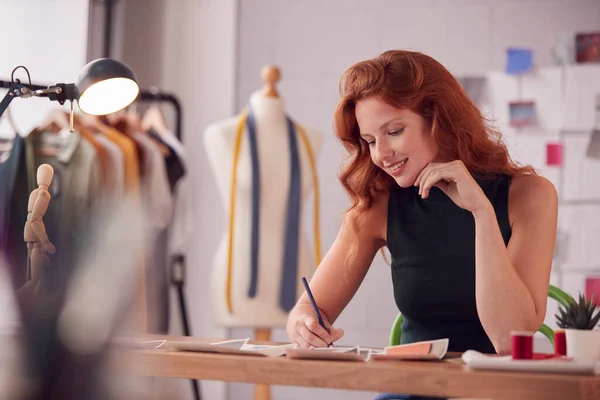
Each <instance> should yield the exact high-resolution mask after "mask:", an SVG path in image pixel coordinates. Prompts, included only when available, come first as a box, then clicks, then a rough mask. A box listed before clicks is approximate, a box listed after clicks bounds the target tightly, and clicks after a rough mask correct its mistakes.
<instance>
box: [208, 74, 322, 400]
mask: <svg viewBox="0 0 600 400" xmlns="http://www.w3.org/2000/svg"><path fill="white" fill-rule="evenodd" d="M262 77H263V79H264V80H265V82H266V85H265V87H264V88H263V90H262V91H259V92H255V93H253V94H252V95H251V97H250V102H249V108H250V109H251V111H252V114H253V117H254V121H255V122H254V126H255V132H256V154H257V159H258V161H259V163H260V168H259V169H258V171H259V181H260V202H259V213H258V215H259V217H258V220H259V224H258V232H259V235H258V238H259V245H258V262H257V265H258V270H257V272H255V274H254V276H255V277H256V280H255V285H254V291H253V290H252V289H250V288H251V287H252V286H253V285H252V282H251V280H252V268H251V264H252V263H251V238H252V227H253V225H252V204H253V195H252V193H253V177H252V173H253V167H252V161H251V146H250V140H249V133H248V132H249V130H248V125H240V121H243V116H236V117H234V118H231V119H228V120H225V121H221V122H218V123H215V124H212V125H210V126H209V127H208V128H207V129H206V131H205V134H204V145H205V147H206V151H207V155H208V158H209V162H210V165H211V169H212V171H213V174H214V176H215V179H216V181H217V185H218V188H219V192H220V195H221V198H222V200H223V204H224V205H225V210H226V215H227V218H226V221H227V225H226V229H225V234H224V235H223V238H222V240H221V243H220V245H219V247H218V249H217V253H216V255H215V259H214V264H213V274H212V285H211V288H212V307H213V314H214V316H215V319H216V322H217V324H218V325H220V326H224V327H250V328H254V329H255V335H256V338H257V339H259V340H269V339H270V330H271V328H274V327H284V326H285V325H286V322H287V317H288V311H289V310H285V309H284V307H282V300H281V297H280V296H281V293H280V289H281V287H282V273H283V257H284V247H285V246H284V244H285V236H286V235H285V233H286V226H287V225H286V216H287V210H288V208H287V207H288V201H289V197H290V195H289V191H290V182H291V178H290V174H291V165H290V160H291V154H292V152H291V150H290V134H289V131H288V128H289V127H288V121H287V120H286V113H285V107H284V102H283V100H282V99H281V98H280V97H279V94H278V93H277V90H276V89H275V82H277V80H278V79H279V70H278V69H277V68H275V67H269V66H268V67H265V68H263V71H262ZM246 111H248V107H246ZM294 122H295V121H294ZM299 125H301V124H299V123H295V126H296V134H295V136H296V143H297V149H298V155H299V166H300V168H299V169H300V175H301V185H300V218H299V221H300V229H299V234H298V257H297V259H298V265H297V273H296V275H297V276H296V282H295V283H296V285H295V298H296V299H297V298H298V297H299V296H300V294H302V292H303V291H304V289H303V286H302V282H301V277H302V276H307V277H308V276H311V275H312V273H313V272H314V269H315V267H316V265H315V264H316V260H315V256H314V254H313V251H314V249H313V251H311V249H310V248H311V247H312V246H309V243H308V242H307V238H306V237H305V234H304V229H303V226H304V223H303V221H305V217H304V215H305V213H304V209H305V202H306V198H307V197H308V195H309V194H310V193H311V192H313V187H314V179H313V170H312V168H311V163H310V157H309V153H308V151H307V146H306V143H305V141H304V140H303V138H302V134H301V132H300V130H301V128H300V127H299ZM240 126H243V127H244V129H243V135H242V136H241V142H240V147H239V156H238V163H237V169H236V170H237V179H236V181H237V184H236V190H235V192H234V214H233V215H234V218H233V226H232V229H233V232H234V234H233V236H232V237H233V241H232V246H231V250H232V251H231V270H229V260H230V253H229V249H230V235H229V230H230V228H229V223H230V215H231V214H230V212H231V198H232V179H233V172H234V168H233V167H234V154H235V148H236V138H237V137H238V131H239V128H240ZM303 128H304V127H303ZM304 132H305V136H304V137H305V138H307V139H308V142H309V143H310V147H311V149H312V154H313V156H314V158H316V157H317V154H318V152H319V150H320V147H321V143H322V134H321V133H319V132H317V131H314V130H311V129H307V128H304ZM255 227H256V226H255ZM228 277H229V278H228ZM228 279H230V283H229V284H228ZM292 283H293V282H292ZM293 286H294V285H293V284H292V287H293ZM228 287H229V288H230V289H229V290H230V291H229V293H230V294H229V295H228ZM252 293H253V294H252ZM288 300H289V299H288ZM267 395H268V392H267ZM265 398H268V396H267V397H265Z"/></svg>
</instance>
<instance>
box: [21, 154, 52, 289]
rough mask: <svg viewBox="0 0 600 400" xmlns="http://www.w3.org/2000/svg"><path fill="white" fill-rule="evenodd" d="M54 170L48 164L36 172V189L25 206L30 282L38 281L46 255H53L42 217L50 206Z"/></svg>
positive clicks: (46, 262)
mask: <svg viewBox="0 0 600 400" xmlns="http://www.w3.org/2000/svg"><path fill="white" fill-rule="evenodd" d="M53 177H54V169H53V168H52V167H51V166H50V165H48V164H42V165H40V166H39V168H38V170H37V177H36V178H37V184H38V187H37V188H36V189H34V190H33V191H32V192H31V194H30V195H29V202H28V204H27V222H26V223H25V232H24V238H25V242H27V248H28V261H29V266H30V271H31V280H32V281H34V282H35V281H37V280H39V279H40V277H41V274H42V269H43V268H44V267H46V266H47V265H48V263H49V259H48V256H47V255H46V253H50V254H54V252H55V251H56V249H55V247H54V245H53V244H52V243H50V239H48V235H46V227H45V226H44V221H43V220H42V219H43V218H44V215H45V214H46V211H47V210H48V205H49V204H50V198H51V196H50V192H49V191H48V187H49V186H50V184H51V183H52V178H53Z"/></svg>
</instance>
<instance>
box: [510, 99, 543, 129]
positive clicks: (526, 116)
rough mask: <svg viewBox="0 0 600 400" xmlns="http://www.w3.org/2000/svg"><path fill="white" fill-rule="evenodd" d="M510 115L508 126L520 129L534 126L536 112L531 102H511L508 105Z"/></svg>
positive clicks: (533, 103)
mask: <svg viewBox="0 0 600 400" xmlns="http://www.w3.org/2000/svg"><path fill="white" fill-rule="evenodd" d="M508 108H509V115H510V126H514V127H522V126H529V125H535V124H536V121H537V118H536V111H535V102H533V101H511V102H510V103H509V104H508Z"/></svg>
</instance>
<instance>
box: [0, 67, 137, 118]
mask: <svg viewBox="0 0 600 400" xmlns="http://www.w3.org/2000/svg"><path fill="white" fill-rule="evenodd" d="M19 68H23V69H24V70H25V72H26V73H27V78H28V80H29V84H24V83H21V81H20V80H19V79H14V74H15V71H16V70H17V69H19ZM139 92H140V87H139V85H138V83H137V79H136V77H135V75H134V73H133V71H132V70H131V69H130V68H129V67H128V66H127V65H126V64H124V63H122V62H120V61H117V60H114V59H111V58H100V59H97V60H94V61H91V62H90V63H88V64H87V65H85V66H84V67H83V68H82V70H81V72H80V73H79V77H78V78H77V83H57V84H56V85H53V86H49V87H47V88H44V87H43V86H38V85H32V84H31V77H30V75H29V71H28V70H27V68H25V67H24V66H18V67H16V68H15V69H14V70H13V71H12V74H11V81H10V82H8V93H7V94H6V95H5V96H4V98H3V99H2V102H0V116H2V114H3V113H4V110H6V108H7V107H8V105H9V104H10V102H11V101H12V100H13V99H14V98H16V97H22V98H28V97H34V96H35V97H47V98H49V99H50V100H53V101H58V102H59V103H60V104H64V102H65V101H67V100H69V101H71V114H73V100H77V104H78V106H79V109H80V110H81V111H83V112H84V113H86V114H90V115H106V114H110V113H113V112H116V111H119V110H122V109H123V108H125V107H127V106H128V105H129V104H131V103H132V102H133V101H134V100H135V99H136V98H137V97H138V94H139ZM71 120H72V119H71Z"/></svg>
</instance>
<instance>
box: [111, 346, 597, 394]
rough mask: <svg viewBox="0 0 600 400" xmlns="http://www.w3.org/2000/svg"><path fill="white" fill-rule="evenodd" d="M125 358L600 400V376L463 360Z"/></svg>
mask: <svg viewBox="0 0 600 400" xmlns="http://www.w3.org/2000/svg"><path fill="white" fill-rule="evenodd" d="M153 339H154V338H153ZM173 339H176V340H181V339H182V338H179V337H177V338H173ZM195 340H202V339H195ZM202 341H206V342H208V341H213V340H206V339H205V340H202ZM119 357H124V359H122V361H124V362H126V364H123V365H128V366H129V367H130V368H132V372H134V373H135V374H139V375H143V376H157V377H169V378H190V379H200V380H219V381H228V382H247V383H265V384H271V385H290V386H311V387H321V388H335V389H351V390H367V391H376V392H393V393H411V394H420V395H427V396H441V397H472V398H486V399H512V400H518V399H523V400H530V399H556V400H559V399H560V400H564V399H569V400H576V399H581V400H592V399H595V400H597V399H600V377H594V376H571V375H562V374H533V373H514V372H501V371H498V372H496V371H472V370H469V369H468V368H467V367H466V366H465V365H463V364H462V363H460V362H459V360H454V362H452V361H442V362H424V361H419V362H415V361H394V362H391V361H375V362H366V363H362V362H352V361H341V362H340V361H335V362H333V361H312V360H289V359H287V358H286V357H279V358H267V357H256V356H238V355H222V354H208V353H193V352H183V351H177V350H169V349H157V350H127V351H123V352H119Z"/></svg>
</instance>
